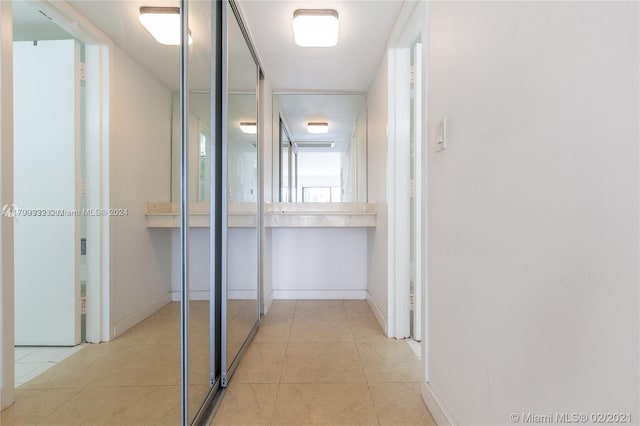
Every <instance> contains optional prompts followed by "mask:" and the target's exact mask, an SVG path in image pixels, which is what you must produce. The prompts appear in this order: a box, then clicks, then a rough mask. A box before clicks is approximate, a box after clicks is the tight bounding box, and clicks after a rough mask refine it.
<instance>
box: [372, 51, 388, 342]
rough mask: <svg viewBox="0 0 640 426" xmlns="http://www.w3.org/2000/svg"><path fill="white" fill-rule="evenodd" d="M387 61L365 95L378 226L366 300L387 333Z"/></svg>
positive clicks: (375, 229)
mask: <svg viewBox="0 0 640 426" xmlns="http://www.w3.org/2000/svg"><path fill="white" fill-rule="evenodd" d="M388 63H389V62H388V58H387V55H386V54H385V55H384V57H383V59H382V61H381V63H380V66H379V67H378V71H377V74H376V77H375V79H374V81H373V83H372V84H371V87H370V88H369V93H368V95H367V115H368V117H367V135H368V149H367V170H368V173H367V182H368V185H367V200H368V201H369V202H371V203H376V204H377V226H376V227H375V228H369V230H368V236H367V238H368V244H367V258H368V273H367V276H368V277H369V279H368V284H367V299H368V300H369V303H370V305H371V307H372V309H373V311H374V313H375V314H376V317H377V318H378V321H380V325H381V326H382V327H383V328H384V330H385V331H386V330H387V301H388V295H387V286H388V279H387V271H388V267H387V263H388V252H387V244H388V215H387V122H388V119H389V116H388V92H387V78H388V70H387V68H388Z"/></svg>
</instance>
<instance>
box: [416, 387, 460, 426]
mask: <svg viewBox="0 0 640 426" xmlns="http://www.w3.org/2000/svg"><path fill="white" fill-rule="evenodd" d="M422 400H423V401H424V404H425V405H426V406H427V409H429V412H430V413H431V416H432V417H433V420H435V422H436V424H437V425H438V426H445V425H451V426H456V425H457V423H456V422H455V420H454V419H453V417H452V416H451V414H450V413H449V411H448V410H447V407H445V405H444V403H443V402H442V400H441V399H440V397H439V396H438V394H437V393H436V391H435V390H433V388H432V387H431V385H430V384H429V383H423V384H422Z"/></svg>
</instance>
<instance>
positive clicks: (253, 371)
mask: <svg viewBox="0 0 640 426" xmlns="http://www.w3.org/2000/svg"><path fill="white" fill-rule="evenodd" d="M286 349H287V344H286V343H266V342H253V343H252V344H251V346H249V348H248V349H247V352H246V353H245V355H244V358H243V359H242V362H241V364H240V366H239V367H238V370H237V371H236V373H235V375H234V377H233V381H234V382H235V383H278V382H280V375H281V374H282V367H283V365H284V357H285V352H286Z"/></svg>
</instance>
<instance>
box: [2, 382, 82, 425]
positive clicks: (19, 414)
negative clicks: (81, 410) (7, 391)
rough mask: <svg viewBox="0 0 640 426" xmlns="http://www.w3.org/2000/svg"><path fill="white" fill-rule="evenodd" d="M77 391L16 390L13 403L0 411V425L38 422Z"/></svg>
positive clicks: (77, 390) (33, 423)
mask: <svg viewBox="0 0 640 426" xmlns="http://www.w3.org/2000/svg"><path fill="white" fill-rule="evenodd" d="M78 392H80V389H35V390H17V391H16V401H15V403H14V404H13V405H11V406H9V407H8V408H7V409H5V410H4V411H2V413H0V425H2V426H26V425H36V424H39V423H40V422H42V421H43V420H45V419H46V418H47V417H48V416H49V415H50V414H51V413H53V412H54V411H55V410H56V409H57V408H58V407H60V406H61V405H63V404H64V403H65V402H67V401H68V400H69V399H71V398H72V397H73V396H74V395H75V394H77V393H78Z"/></svg>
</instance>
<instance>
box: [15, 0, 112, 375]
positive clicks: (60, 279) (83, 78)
mask: <svg viewBox="0 0 640 426" xmlns="http://www.w3.org/2000/svg"><path fill="white" fill-rule="evenodd" d="M65 7H66V6H65V5H63V4H57V3H48V2H22V1H15V2H12V21H13V116H14V120H13V124H14V140H13V152H14V155H13V166H14V173H13V186H14V198H13V203H12V204H11V205H10V206H8V207H7V212H8V213H9V214H10V215H11V216H13V221H14V274H15V278H14V291H15V302H14V309H15V311H14V312H15V315H14V318H13V321H12V322H11V323H10V324H4V325H3V326H4V327H13V328H14V331H15V342H14V344H15V348H14V354H13V355H14V356H13V357H8V358H7V359H13V360H14V362H15V367H14V373H15V375H14V383H15V386H16V387H17V386H19V385H21V384H22V383H26V382H27V381H29V380H31V379H33V378H35V377H36V376H38V375H39V374H41V373H43V372H44V371H46V370H48V369H49V368H51V367H52V366H54V365H55V364H57V363H58V362H60V361H62V360H63V359H65V358H67V357H69V356H71V355H72V354H74V353H76V352H77V351H79V350H81V349H83V348H84V347H85V343H87V342H100V341H105V340H109V337H110V336H109V325H108V324H109V316H108V312H109V309H108V302H109V297H108V285H107V284H108V281H107V279H108V272H107V271H108V258H106V257H105V256H108V250H105V249H103V247H104V246H103V243H105V242H106V243H107V246H106V247H108V232H105V230H108V216H107V215H106V214H104V213H102V212H104V211H105V210H104V209H103V208H102V207H103V206H106V205H108V191H107V190H106V187H105V186H106V185H107V180H106V179H105V178H104V177H103V175H104V174H107V173H108V168H107V167H105V165H107V164H108V157H105V156H103V155H104V153H105V152H108V147H107V146H106V142H107V135H108V129H107V128H106V126H103V122H105V121H106V120H105V114H107V111H108V109H107V108H105V107H104V105H105V102H106V101H107V100H106V99H105V97H106V93H107V88H108V84H107V73H106V71H105V70H106V69H107V55H106V53H107V50H106V46H105V45H104V41H103V40H100V36H95V35H92V34H90V32H89V31H88V30H87V26H86V25H84V23H82V22H76V21H74V20H73V19H72V18H73V15H72V14H71V15H70V14H69V13H66V12H65V11H64V9H65ZM3 213H4V212H3ZM105 274H106V275H105Z"/></svg>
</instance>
